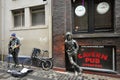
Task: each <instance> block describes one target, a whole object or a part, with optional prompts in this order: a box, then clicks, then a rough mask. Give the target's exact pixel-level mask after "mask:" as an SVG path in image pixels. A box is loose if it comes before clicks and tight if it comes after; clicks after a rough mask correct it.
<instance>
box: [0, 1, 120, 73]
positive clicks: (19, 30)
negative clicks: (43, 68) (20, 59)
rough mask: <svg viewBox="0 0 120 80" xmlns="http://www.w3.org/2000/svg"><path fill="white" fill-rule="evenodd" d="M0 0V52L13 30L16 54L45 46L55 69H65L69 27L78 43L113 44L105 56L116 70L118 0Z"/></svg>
mask: <svg viewBox="0 0 120 80" xmlns="http://www.w3.org/2000/svg"><path fill="white" fill-rule="evenodd" d="M0 1H1V4H2V5H1V8H0V11H1V12H2V13H0V15H1V16H0V17H1V20H0V25H1V27H0V30H1V33H0V35H1V36H0V37H1V38H0V39H1V42H0V44H1V46H0V52H1V54H3V55H7V53H8V51H7V47H8V42H9V37H10V34H11V33H16V34H17V36H18V37H19V38H20V40H21V44H22V45H21V50H20V56H29V55H30V54H31V51H32V49H33V48H34V47H36V48H40V49H47V50H49V55H48V56H49V57H53V58H54V68H55V69H61V70H69V69H68V68H67V66H68V65H67V63H68V62H67V61H68V60H67V58H66V57H67V55H66V53H65V46H64V41H65V34H66V32H68V31H69V32H71V33H73V38H74V39H75V40H76V41H77V42H78V44H79V46H80V47H81V46H83V47H90V46H92V47H96V46H98V47H104V46H110V47H112V46H114V47H115V49H113V51H114V52H112V51H110V53H115V54H108V56H112V57H111V58H110V59H112V61H113V59H114V62H112V64H111V65H113V64H114V65H113V66H112V67H113V68H114V69H113V70H114V71H116V72H119V73H120V68H119V67H120V46H119V45H120V25H119V23H120V20H119V19H120V14H119V12H120V5H119V4H120V1H119V0H34V1H33V0H0ZM103 49H105V47H104V48H103ZM110 49H111V48H110ZM95 50H96V49H95ZM107 50H109V48H107ZM108 52H109V51H108ZM108 56H107V57H108ZM92 57H93V56H92ZM95 58H96V57H95ZM98 62H99V61H98ZM104 64H105V63H104Z"/></svg>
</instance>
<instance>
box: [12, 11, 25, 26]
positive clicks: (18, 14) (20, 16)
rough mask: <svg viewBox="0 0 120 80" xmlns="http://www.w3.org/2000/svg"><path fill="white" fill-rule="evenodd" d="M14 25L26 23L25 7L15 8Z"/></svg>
mask: <svg viewBox="0 0 120 80" xmlns="http://www.w3.org/2000/svg"><path fill="white" fill-rule="evenodd" d="M12 13H13V18H14V27H22V26H24V24H25V19H24V9H19V10H13V11H12Z"/></svg>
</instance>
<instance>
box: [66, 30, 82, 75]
mask: <svg viewBox="0 0 120 80" xmlns="http://www.w3.org/2000/svg"><path fill="white" fill-rule="evenodd" d="M78 49H79V46H78V44H77V42H76V41H75V40H74V39H73V38H72V34H71V33H70V32H67V33H66V40H65V50H66V53H67V54H68V58H69V61H70V63H71V64H72V66H73V67H74V71H75V75H81V73H82V69H81V67H80V66H79V65H78V64H76V58H77V52H78Z"/></svg>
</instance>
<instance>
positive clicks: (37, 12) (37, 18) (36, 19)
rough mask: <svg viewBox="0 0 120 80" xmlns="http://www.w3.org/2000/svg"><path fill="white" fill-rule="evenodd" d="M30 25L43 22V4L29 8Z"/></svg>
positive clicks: (42, 23)
mask: <svg viewBox="0 0 120 80" xmlns="http://www.w3.org/2000/svg"><path fill="white" fill-rule="evenodd" d="M31 15H32V26H36V25H44V24H45V8H44V6H36V7H32V8H31Z"/></svg>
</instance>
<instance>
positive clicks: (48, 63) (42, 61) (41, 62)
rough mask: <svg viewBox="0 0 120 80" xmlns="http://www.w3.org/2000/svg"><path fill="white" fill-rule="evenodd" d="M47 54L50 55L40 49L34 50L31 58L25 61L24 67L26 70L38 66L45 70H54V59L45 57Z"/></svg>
mask: <svg viewBox="0 0 120 80" xmlns="http://www.w3.org/2000/svg"><path fill="white" fill-rule="evenodd" d="M45 54H48V51H47V50H42V51H41V50H40V49H38V48H34V49H33V52H32V55H31V58H28V59H26V60H24V61H23V63H22V66H23V67H26V68H31V66H33V65H35V64H36V66H37V67H42V69H43V70H49V69H52V67H53V58H48V57H44V55H45ZM40 55H42V56H40Z"/></svg>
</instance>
